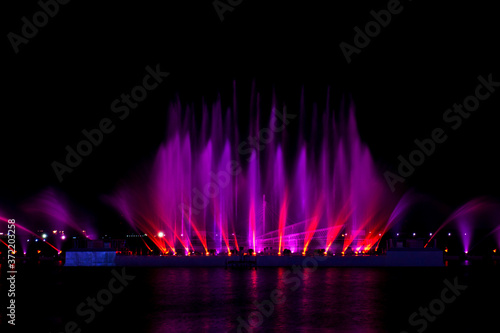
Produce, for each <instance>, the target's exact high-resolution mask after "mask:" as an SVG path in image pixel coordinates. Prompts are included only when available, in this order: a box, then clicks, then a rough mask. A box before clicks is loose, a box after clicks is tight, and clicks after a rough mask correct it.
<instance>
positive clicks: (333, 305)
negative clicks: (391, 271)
mask: <svg viewBox="0 0 500 333" xmlns="http://www.w3.org/2000/svg"><path fill="white" fill-rule="evenodd" d="M386 274H387V273H385V272H384V271H377V270H365V269H352V268H351V269H322V270H319V271H310V272H308V271H303V270H302V269H298V268H297V269H296V270H292V269H287V268H276V269H258V270H223V269H193V268H190V269H173V270H169V269H157V270H154V273H153V274H151V276H150V284H151V286H152V288H153V289H154V290H155V295H154V296H153V299H151V300H150V301H151V303H152V304H157V307H155V311H153V312H152V313H151V314H150V315H148V317H147V321H148V322H149V323H150V325H151V327H153V328H154V330H153V332H167V331H169V330H172V329H174V328H175V329H177V330H179V331H190V330H195V329H196V328H202V329H204V330H206V331H211V330H213V331H219V332H220V331H236V330H237V328H238V327H239V328H240V331H242V332H247V329H248V328H249V327H252V328H254V330H255V331H257V332H258V331H263V332H264V331H269V330H270V329H273V330H276V331H281V330H282V331H290V329H292V330H293V329H297V328H301V330H302V331H307V330H310V331H314V330H315V329H320V328H330V329H334V328H336V329H339V330H344V331H346V330H347V331H352V332H356V331H358V332H383V331H384V330H383V328H382V327H379V325H380V324H378V323H381V322H383V320H381V319H382V318H383V316H384V313H385V312H384V311H385V309H384V307H383V306H382V304H383V300H384V295H383V294H382V290H383V288H384V286H383V284H384V283H385V281H386V280H387V279H386V276H385V275H386ZM278 293H279V294H278ZM238 318H239V319H238ZM242 322H244V324H242ZM247 325H248V326H247Z"/></svg>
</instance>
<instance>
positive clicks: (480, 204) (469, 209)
mask: <svg viewBox="0 0 500 333" xmlns="http://www.w3.org/2000/svg"><path fill="white" fill-rule="evenodd" d="M499 216H500V206H499V205H498V203H497V202H495V201H493V200H492V199H490V198H487V197H480V198H474V199H472V200H470V201H468V202H466V203H465V204H464V205H462V206H460V207H459V208H457V209H456V210H455V211H454V212H453V213H452V214H451V215H450V216H449V217H448V218H447V219H446V220H445V221H444V222H443V223H442V224H441V225H440V226H439V228H438V229H437V230H436V232H435V233H434V234H432V237H430V239H429V241H428V242H427V244H426V245H425V246H426V247H427V245H428V244H429V243H430V242H431V241H432V239H433V238H434V237H436V236H437V234H438V232H439V231H441V230H443V228H445V227H446V226H448V225H450V224H454V226H455V228H456V230H457V233H458V237H459V239H460V243H461V246H462V249H461V250H462V251H463V253H464V254H466V255H467V254H469V251H470V250H471V249H472V247H473V246H472V244H473V243H472V242H473V236H474V232H475V231H476V230H477V229H479V228H488V229H489V228H491V227H492V224H491V222H492V221H497V222H498V217H499ZM485 217H486V218H485ZM482 220H486V222H487V225H484V224H485V223H484V221H482ZM490 230H491V229H490ZM495 230H496V229H494V230H493V231H491V232H490V233H489V234H487V235H486V236H485V237H483V240H485V239H487V238H489V237H490V236H491V235H494V234H495ZM449 235H450V234H449ZM476 245H477V244H476ZM474 246H475V245H474Z"/></svg>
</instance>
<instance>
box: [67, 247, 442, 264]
mask: <svg viewBox="0 0 500 333" xmlns="http://www.w3.org/2000/svg"><path fill="white" fill-rule="evenodd" d="M245 261H246V263H245ZM293 265H302V266H306V265H307V266H308V267H313V266H316V265H317V266H318V267H442V266H444V259H443V251H441V250H438V249H407V248H395V249H390V250H388V251H387V253H386V254H381V255H352V256H332V255H329V256H300V255H290V256H273V255H257V256H248V255H247V256H223V255H222V256H127V255H116V253H115V252H114V251H109V250H94V249H88V250H72V251H68V252H66V263H65V266H144V267H290V266H293Z"/></svg>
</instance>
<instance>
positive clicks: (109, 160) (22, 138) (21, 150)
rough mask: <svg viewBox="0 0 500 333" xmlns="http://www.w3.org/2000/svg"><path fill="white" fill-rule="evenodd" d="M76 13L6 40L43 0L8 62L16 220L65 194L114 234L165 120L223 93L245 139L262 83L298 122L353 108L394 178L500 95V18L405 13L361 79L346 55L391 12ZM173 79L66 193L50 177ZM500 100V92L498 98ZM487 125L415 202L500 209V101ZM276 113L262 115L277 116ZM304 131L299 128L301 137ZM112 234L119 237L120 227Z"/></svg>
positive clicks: (194, 5)
mask: <svg viewBox="0 0 500 333" xmlns="http://www.w3.org/2000/svg"><path fill="white" fill-rule="evenodd" d="M115 3H116V4H115V5H110V4H106V5H104V4H103V3H102V2H82V1H72V2H70V3H68V4H66V5H60V8H59V12H58V13H57V15H56V16H55V17H54V18H51V19H49V22H48V24H47V25H46V26H45V27H42V28H39V32H38V34H37V35H36V36H35V37H34V38H32V39H31V40H30V41H29V42H28V44H23V45H20V46H19V48H20V51H19V53H18V54H15V53H14V51H13V49H12V47H11V45H10V42H9V40H8V38H7V34H8V33H9V32H14V33H17V34H20V30H21V26H22V21H21V18H22V17H23V16H26V17H28V18H29V20H30V21H32V15H33V14H34V13H35V12H37V11H39V10H40V7H39V5H38V4H37V2H36V1H33V0H32V1H23V2H22V4H21V3H20V2H18V1H16V2H9V3H5V4H3V9H2V14H1V15H2V22H3V36H4V39H3V45H2V46H3V48H2V50H3V51H2V53H3V54H4V55H5V57H4V62H3V67H4V68H3V70H2V74H3V75H2V77H3V79H4V82H5V84H4V86H3V93H4V96H3V98H2V102H3V103H2V104H3V105H2V112H1V113H0V156H2V158H3V161H2V162H3V163H2V164H1V165H2V173H1V175H2V177H1V180H0V210H1V211H2V213H3V214H4V215H6V214H11V215H10V216H13V217H15V214H16V206H17V205H19V204H22V203H23V202H24V201H25V200H26V199H27V198H29V197H32V196H33V195H35V194H36V193H38V192H39V191H40V190H42V189H44V188H46V187H47V186H54V187H56V188H59V189H60V190H61V191H62V192H64V193H66V194H67V195H68V196H69V197H70V198H71V200H72V201H74V202H76V203H78V204H79V205H81V206H83V207H85V208H86V209H88V210H89V211H90V212H93V213H94V214H95V215H96V219H97V220H98V221H100V222H104V221H105V220H107V219H108V218H110V216H111V215H110V214H111V213H110V212H109V211H106V209H105V208H104V207H103V205H102V204H101V203H100V200H99V196H100V195H102V194H106V193H110V192H111V191H112V190H113V189H114V188H115V186H116V185H117V183H118V182H119V181H120V180H121V179H124V178H125V177H126V176H127V175H128V174H130V172H131V171H132V170H134V168H137V167H138V165H140V164H141V163H143V162H144V161H147V160H148V159H149V158H151V157H152V156H153V154H154V152H155V150H156V149H157V148H158V146H159V144H160V143H161V141H162V140H163V139H164V138H165V131H166V128H167V125H168V124H167V123H166V120H167V117H166V114H167V107H168V105H169V103H171V102H172V101H174V99H175V98H176V96H177V95H178V96H180V98H181V100H182V101H183V102H185V103H195V105H197V106H198V107H200V106H201V102H202V99H204V100H205V101H207V102H209V103H212V102H214V101H215V100H216V98H217V95H218V94H220V95H221V98H222V101H223V105H231V104H232V89H233V82H236V86H237V96H238V101H239V102H242V104H243V105H241V104H240V107H239V109H238V113H239V114H238V116H239V120H240V123H239V126H240V127H242V128H245V127H247V124H248V118H249V117H250V116H251V115H249V114H248V110H247V109H246V108H245V105H244V101H245V100H246V99H248V97H249V95H250V92H251V86H252V82H255V84H256V87H257V90H258V91H260V93H261V94H262V95H263V96H264V95H265V96H266V98H270V96H271V95H272V89H273V88H274V89H275V91H276V95H277V97H278V100H279V101H280V102H286V104H287V106H288V107H289V109H290V110H297V109H298V107H299V100H300V92H301V90H302V89H304V91H305V99H306V109H307V108H308V109H309V110H310V107H311V105H312V103H313V102H317V103H318V104H319V105H324V103H325V100H326V95H327V89H328V87H329V88H330V92H331V105H332V107H333V108H334V109H338V107H339V105H340V103H341V100H342V98H345V99H349V98H352V99H353V101H354V103H355V105H356V117H357V121H358V127H359V131H360V135H361V137H362V139H363V141H364V142H366V143H367V144H368V146H369V147H370V149H371V151H372V154H373V157H374V159H375V160H376V162H377V163H378V164H379V165H380V170H381V174H382V173H383V172H384V171H385V170H387V169H389V170H392V171H394V170H395V169H396V168H397V163H398V162H397V156H398V155H399V154H402V155H403V156H408V154H409V153H410V152H411V151H412V150H413V149H415V146H414V143H413V140H415V139H417V138H418V139H424V138H428V137H429V136H430V133H431V131H432V130H433V129H434V128H436V127H443V126H444V123H443V120H442V116H443V113H444V112H445V110H446V109H448V108H450V107H452V105H453V103H462V101H463V99H464V98H465V97H466V96H468V95H471V94H473V93H474V90H475V87H476V85H477V84H478V81H477V77H478V76H479V75H483V76H484V77H487V76H488V75H489V74H490V73H492V74H493V80H495V81H500V71H499V68H500V66H498V59H500V57H499V55H500V52H499V51H498V47H497V46H498V32H499V31H500V29H499V25H500V23H499V22H500V21H499V20H498V17H497V11H496V10H495V9H494V8H495V7H494V6H493V4H492V3H488V4H485V5H484V4H479V3H476V2H467V3H457V2H449V3H446V4H440V5H439V6H437V5H436V3H435V2H431V1H412V2H409V1H403V2H401V4H402V6H403V10H402V12H401V13H400V14H398V15H393V16H392V20H391V22H390V24H389V25H388V26H387V27H386V28H382V31H381V33H380V34H379V35H378V36H376V37H373V38H372V40H371V42H370V44H369V45H368V46H367V47H366V48H364V49H363V50H362V51H361V53H360V54H358V55H356V54H354V55H353V56H352V62H351V63H350V64H348V63H347V62H346V60H345V58H344V56H343V54H342V52H341V50H340V48H339V44H340V43H341V42H342V41H344V42H347V43H349V44H353V37H354V34H355V32H354V30H353V28H354V27H355V26H358V27H360V28H361V29H363V28H364V26H365V24H366V23H367V22H368V21H370V20H373V18H372V17H371V15H370V11H371V10H375V11H379V10H381V9H386V8H387V3H388V1H365V2H359V1H335V2H333V1H330V2H326V1H297V2H292V1H272V3H271V2H270V1H250V0H246V1H243V2H242V3H241V4H240V5H238V6H237V7H235V8H234V10H233V11H232V12H226V13H224V17H225V19H224V21H223V22H221V21H220V19H219V17H218V15H217V13H216V11H215V9H214V7H213V4H212V2H211V1H176V2H165V3H163V4H160V3H159V2H155V1H135V2H126V3H125V2H115ZM158 63H159V64H160V68H161V69H162V70H163V71H168V72H170V76H169V77H168V78H166V79H165V81H164V82H163V83H162V84H161V85H160V86H159V87H158V88H157V89H156V90H154V91H153V92H150V93H149V94H148V97H147V99H146V100H145V101H144V102H142V103H141V104H140V106H139V107H138V108H137V109H135V110H133V111H132V112H131V114H130V116H129V117H128V118H127V119H126V120H125V121H123V122H118V121H115V124H116V129H115V131H114V132H113V133H111V134H109V135H106V136H105V138H104V141H103V143H102V144H101V145H100V146H98V147H97V148H94V151H93V152H92V154H91V155H90V156H88V157H85V158H84V160H83V162H82V163H81V165H80V166H78V167H77V168H75V170H74V171H73V173H72V174H69V175H68V174H66V175H65V180H64V181H63V182H62V183H59V182H58V180H57V178H56V176H55V174H54V172H53V170H52V168H51V163H52V162H53V161H54V160H57V161H60V162H62V161H63V160H64V157H65V154H66V153H65V149H64V147H65V146H66V145H70V146H72V147H75V146H76V144H77V143H78V142H79V141H80V140H81V139H82V138H83V136H82V134H81V131H82V130H83V129H84V128H85V129H90V128H94V127H96V126H97V125H98V123H99V121H100V120H101V119H102V118H105V117H110V118H112V119H113V120H115V119H116V117H115V115H114V114H113V113H112V112H111V111H110V104H111V102H112V101H113V100H114V99H116V98H118V97H119V96H120V94H122V93H129V92H130V90H131V89H132V88H133V87H134V86H136V85H137V84H140V83H141V82H142V78H143V76H144V75H145V69H144V68H145V67H146V66H147V65H149V66H151V67H155V65H156V64H158ZM498 90H500V89H498ZM499 94H500V92H499V91H497V92H496V93H494V94H492V95H491V97H490V98H489V99H488V100H486V101H485V102H482V103H481V105H480V107H479V109H478V111H476V112H475V113H474V114H473V115H472V116H471V117H470V118H469V119H467V120H465V121H464V122H463V124H462V126H461V127H460V128H459V129H457V130H456V131H452V130H451V129H450V128H449V127H448V128H446V132H447V134H448V140H447V141H446V142H445V143H444V144H442V145H440V146H438V148H437V150H436V152H435V153H434V154H433V155H432V156H431V157H430V158H428V159H427V160H426V161H425V163H424V164H423V165H422V166H420V167H418V168H417V169H416V171H415V172H414V174H413V175H412V176H411V177H409V178H408V180H407V181H406V182H405V184H404V186H401V185H400V184H399V185H398V187H401V188H416V189H417V190H419V191H421V192H423V193H427V194H429V195H431V196H433V197H435V198H436V200H438V201H440V202H443V203H446V204H449V205H451V206H455V207H456V206H458V205H460V204H463V203H464V202H466V201H468V200H470V199H471V198H473V197H476V196H478V195H492V196H498V188H499V185H500V180H499V179H500V178H499V177H498V175H497V172H498V170H499V169H500V162H499V161H498V159H497V153H498V148H497V147H498V142H499V139H500V134H499V131H498V121H499V120H500V117H499V108H498V106H499V101H500V99H499V96H498V95H499ZM266 108H269V105H263V109H266ZM292 130H293V129H292ZM110 226H112V224H111V225H110Z"/></svg>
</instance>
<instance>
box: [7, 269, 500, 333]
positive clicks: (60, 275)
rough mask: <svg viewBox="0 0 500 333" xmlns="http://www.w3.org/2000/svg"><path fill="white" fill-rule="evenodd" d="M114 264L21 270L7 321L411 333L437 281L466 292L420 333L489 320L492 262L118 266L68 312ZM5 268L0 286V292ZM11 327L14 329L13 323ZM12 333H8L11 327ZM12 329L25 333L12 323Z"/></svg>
mask: <svg viewBox="0 0 500 333" xmlns="http://www.w3.org/2000/svg"><path fill="white" fill-rule="evenodd" d="M112 269H113V268H104V267H103V268H68V267H45V268H44V267H34V268H29V267H20V269H19V273H18V275H17V280H16V309H17V312H16V319H17V320H18V323H19V324H20V325H21V324H23V325H25V326H27V327H28V326H29V325H31V326H29V328H30V329H31V328H33V327H34V328H36V331H37V332H64V331H65V329H64V326H65V325H66V323H68V322H69V321H74V322H76V323H77V325H78V327H79V328H81V329H82V333H85V332H103V331H110V332H155V333H156V332H158V333H159V332H162V333H163V332H195V333H202V332H216V333H220V332H238V331H239V332H245V333H246V332H248V331H249V329H250V328H252V327H254V328H255V329H254V330H253V331H254V332H287V333H288V332H342V333H346V332H368V333H370V332H401V331H408V332H415V331H416V328H415V327H412V326H411V324H410V323H409V320H408V319H409V316H410V315H411V314H412V313H414V312H415V311H418V310H419V308H420V307H421V306H428V304H430V302H431V301H432V300H433V299H435V298H438V297H440V295H441V291H442V289H443V286H444V284H443V280H444V279H448V280H449V281H453V279H454V278H455V277H457V276H458V277H459V280H460V283H461V284H465V285H467V286H468V289H467V290H466V291H465V292H464V293H463V295H461V296H460V299H457V301H456V302H454V303H453V305H452V306H450V307H447V308H446V311H445V312H444V314H442V315H440V316H439V319H438V320H436V321H435V322H432V323H431V324H430V325H429V327H428V328H427V329H426V333H427V332H447V331H453V329H452V328H454V327H456V330H457V331H481V330H480V329H479V328H478V325H483V326H484V327H487V324H488V323H489V322H490V321H491V319H492V318H497V316H496V314H497V311H498V308H495V307H494V306H491V305H490V304H491V303H490V302H485V301H484V298H485V297H488V298H491V299H500V287H499V285H498V281H500V269H499V266H498V265H489V266H487V267H483V266H481V265H474V264H471V265H467V266H465V265H461V264H459V263H456V264H454V265H452V264H450V265H449V266H448V267H443V268H318V269H317V270H315V271H304V270H303V269H302V268H299V267H295V268H258V269H257V270H255V269H250V270H248V269H242V270H238V269H228V270H226V269H223V268H139V267H137V268H127V274H131V275H134V276H136V277H135V279H134V280H132V281H130V283H129V285H128V286H127V287H126V288H125V289H124V290H123V291H122V292H121V293H119V294H117V295H114V296H113V299H112V301H111V302H110V303H109V304H107V305H105V306H103V309H102V311H97V312H96V317H95V319H93V320H92V321H90V322H88V323H86V322H85V319H86V318H88V316H81V315H79V314H78V313H77V311H76V308H77V307H78V305H79V304H81V303H82V302H86V300H87V299H88V298H89V297H90V298H92V297H94V298H95V297H96V296H97V295H98V293H99V291H100V290H102V289H103V288H107V286H108V284H109V281H110V279H111V278H112V277H113V275H112V274H111V270H112ZM5 276H6V275H5V272H2V274H1V275H0V289H1V290H5V288H4V287H5V284H4V281H5ZM2 315H4V313H3V312H2V313H0V321H2V319H3V318H5V317H3V318H2V317H1V316H2ZM16 326H17V324H16ZM16 328H17V327H16ZM19 329H20V330H19V331H23V332H24V331H29V330H28V329H26V330H25V329H23V328H21V327H19Z"/></svg>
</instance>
